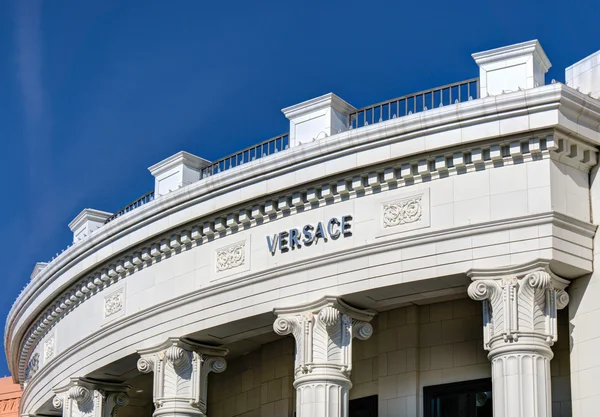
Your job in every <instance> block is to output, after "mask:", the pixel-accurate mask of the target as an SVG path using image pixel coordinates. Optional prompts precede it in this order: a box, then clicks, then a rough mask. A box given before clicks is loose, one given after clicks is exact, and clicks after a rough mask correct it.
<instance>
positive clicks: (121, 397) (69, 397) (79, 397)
mask: <svg viewBox="0 0 600 417" xmlns="http://www.w3.org/2000/svg"><path fill="white" fill-rule="evenodd" d="M129 388H130V387H129V386H128V385H122V384H113V383H107V382H101V381H96V380H91V379H85V378H71V381H70V382H69V384H67V385H66V386H64V387H62V388H59V389H56V390H55V391H54V392H55V394H56V395H55V397H54V399H53V400H52V405H54V408H56V409H58V410H60V409H62V415H63V417H88V416H89V417H92V416H93V417H116V416H117V412H118V409H119V408H121V407H125V406H126V405H127V404H129V397H128V396H127V391H128V390H129Z"/></svg>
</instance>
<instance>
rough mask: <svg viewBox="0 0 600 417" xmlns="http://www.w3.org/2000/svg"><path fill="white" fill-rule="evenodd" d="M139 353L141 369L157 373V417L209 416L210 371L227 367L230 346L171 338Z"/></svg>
mask: <svg viewBox="0 0 600 417" xmlns="http://www.w3.org/2000/svg"><path fill="white" fill-rule="evenodd" d="M138 353H139V355H140V356H141V358H140V359H139V360H138V364H137V366H138V370H139V371H140V372H142V373H149V372H154V391H153V395H154V406H155V411H154V414H153V416H155V417H157V416H169V417H183V416H185V417H188V416H194V417H204V416H206V394H207V380H208V374H209V373H210V372H217V373H219V372H223V371H224V370H225V369H226V368H227V362H225V359H224V358H223V356H225V355H226V354H227V353H228V350H227V349H222V348H215V347H211V346H206V345H202V344H200V343H196V342H193V341H191V340H187V339H185V340H184V339H177V338H171V339H168V340H167V341H166V342H165V343H163V344H161V345H159V346H156V347H154V348H150V349H144V350H139V351H138Z"/></svg>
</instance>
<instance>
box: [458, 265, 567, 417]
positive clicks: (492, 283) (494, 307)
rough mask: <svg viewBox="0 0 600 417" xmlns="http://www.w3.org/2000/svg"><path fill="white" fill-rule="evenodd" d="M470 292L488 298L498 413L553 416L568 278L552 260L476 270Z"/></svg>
mask: <svg viewBox="0 0 600 417" xmlns="http://www.w3.org/2000/svg"><path fill="white" fill-rule="evenodd" d="M470 276H471V278H472V279H473V282H472V283H471V285H470V286H469V289H468V294H469V297H471V298H472V299H474V300H478V301H483V323H484V329H483V334H484V347H485V349H486V350H488V351H489V354H488V358H489V359H490V360H491V361H492V387H493V401H494V416H495V417H550V416H551V415H552V398H551V389H550V360H551V359H552V357H553V353H552V350H551V347H552V345H553V344H554V342H555V341H556V340H557V339H558V332H557V325H556V313H557V310H559V309H562V308H564V307H566V305H567V304H568V302H569V296H568V294H567V293H566V292H565V288H566V287H567V285H568V284H569V283H568V281H566V280H564V279H561V278H559V277H557V276H556V275H554V274H552V272H550V270H549V269H548V267H547V265H541V264H537V265H533V266H524V267H517V268H514V269H509V270H504V271H484V270H474V271H471V273H470Z"/></svg>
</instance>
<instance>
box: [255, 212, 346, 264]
mask: <svg viewBox="0 0 600 417" xmlns="http://www.w3.org/2000/svg"><path fill="white" fill-rule="evenodd" d="M351 221H352V216H350V215H346V216H342V217H340V218H338V217H332V218H331V219H329V221H327V222H319V223H317V224H316V225H313V224H307V225H305V226H304V227H302V228H299V229H290V230H286V231H283V232H279V233H277V234H275V235H273V236H267V246H268V247H269V251H270V252H271V255H275V253H276V252H277V251H278V250H279V252H282V253H285V252H288V251H289V250H294V249H300V248H301V247H302V246H311V245H316V244H317V243H318V242H319V240H322V241H323V242H328V241H329V240H330V239H331V240H337V239H339V238H340V237H348V236H352V231H351V227H352V224H351V223H350V222H351Z"/></svg>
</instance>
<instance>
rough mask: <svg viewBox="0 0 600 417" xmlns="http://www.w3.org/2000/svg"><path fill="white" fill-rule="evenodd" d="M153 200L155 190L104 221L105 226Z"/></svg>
mask: <svg viewBox="0 0 600 417" xmlns="http://www.w3.org/2000/svg"><path fill="white" fill-rule="evenodd" d="M152 200H154V190H152V191H150V192H149V193H146V194H144V195H143V196H141V197H140V198H138V199H137V200H135V201H134V202H133V203H131V204H128V205H126V206H125V207H123V208H122V209H121V210H119V211H117V212H116V213H115V214H113V215H112V216H110V217H109V218H108V219H106V220H105V221H104V224H106V223H108V222H110V221H111V220H114V219H116V218H117V217H120V216H122V215H123V214H125V213H129V212H130V211H131V210H134V209H136V208H138V207H140V206H143V205H144V204H146V203H149V202H151V201H152Z"/></svg>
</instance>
